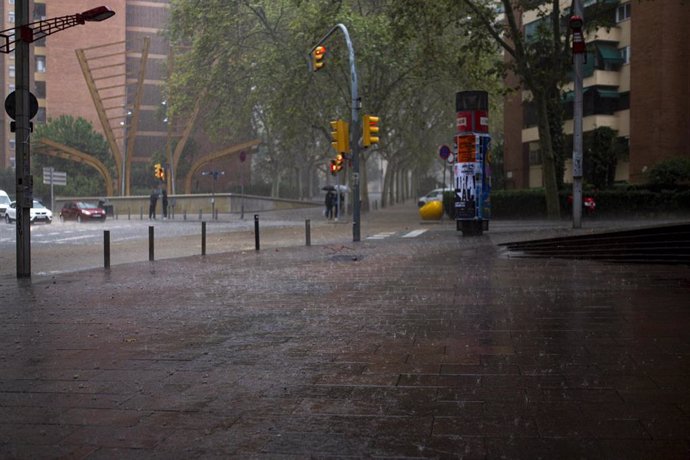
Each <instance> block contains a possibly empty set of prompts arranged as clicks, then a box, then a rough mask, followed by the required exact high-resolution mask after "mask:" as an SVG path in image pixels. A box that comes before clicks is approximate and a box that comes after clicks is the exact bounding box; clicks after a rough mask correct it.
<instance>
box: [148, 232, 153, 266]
mask: <svg viewBox="0 0 690 460" xmlns="http://www.w3.org/2000/svg"><path fill="white" fill-rule="evenodd" d="M152 261H153V225H149V262H152Z"/></svg>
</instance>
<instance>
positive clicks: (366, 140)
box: [362, 115, 380, 148]
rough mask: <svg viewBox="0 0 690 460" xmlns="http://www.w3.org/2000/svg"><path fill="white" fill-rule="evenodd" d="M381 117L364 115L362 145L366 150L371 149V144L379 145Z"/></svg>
mask: <svg viewBox="0 0 690 460" xmlns="http://www.w3.org/2000/svg"><path fill="white" fill-rule="evenodd" d="M379 120H380V118H379V117H375V116H374V115H364V123H363V126H362V129H363V130H364V132H363V136H362V137H363V139H362V145H364V148H367V147H369V146H370V145H371V144H378V142H379Z"/></svg>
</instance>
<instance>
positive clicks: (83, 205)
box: [60, 201, 105, 222]
mask: <svg viewBox="0 0 690 460" xmlns="http://www.w3.org/2000/svg"><path fill="white" fill-rule="evenodd" d="M60 220H61V221H63V222H64V221H66V220H76V221H77V222H86V221H89V220H95V221H99V222H105V210H104V209H103V208H99V207H98V206H96V205H95V204H92V203H87V202H85V201H69V202H67V203H65V205H64V206H63V207H62V210H60Z"/></svg>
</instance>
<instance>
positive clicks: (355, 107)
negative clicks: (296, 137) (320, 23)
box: [310, 23, 362, 242]
mask: <svg viewBox="0 0 690 460" xmlns="http://www.w3.org/2000/svg"><path fill="white" fill-rule="evenodd" d="M336 30H340V31H341V32H342V33H343V35H344V36H345V43H346V44H347V51H348V54H349V56H350V93H351V96H352V121H351V122H350V147H351V149H352V241H354V242H357V241H360V219H361V205H362V203H361V200H360V197H359V196H360V195H359V133H360V132H361V124H360V121H359V111H360V109H361V101H360V100H359V93H358V86H357V68H356V66H355V50H354V48H353V47H352V40H350V34H349V33H348V31H347V27H345V25H343V24H340V23H339V24H336V25H335V26H334V27H333V28H332V29H331V30H329V31H328V33H327V34H326V35H324V36H323V38H321V40H319V41H318V42H317V43H316V45H314V48H312V49H311V51H310V55H311V53H313V52H314V50H315V49H316V47H317V46H319V45H321V44H322V43H324V42H325V41H326V40H327V39H328V37H330V36H331V35H332V34H333V33H334V32H335V31H336Z"/></svg>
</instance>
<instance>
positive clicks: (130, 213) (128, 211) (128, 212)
mask: <svg viewBox="0 0 690 460" xmlns="http://www.w3.org/2000/svg"><path fill="white" fill-rule="evenodd" d="M127 220H132V210H131V209H129V208H127Z"/></svg>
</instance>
